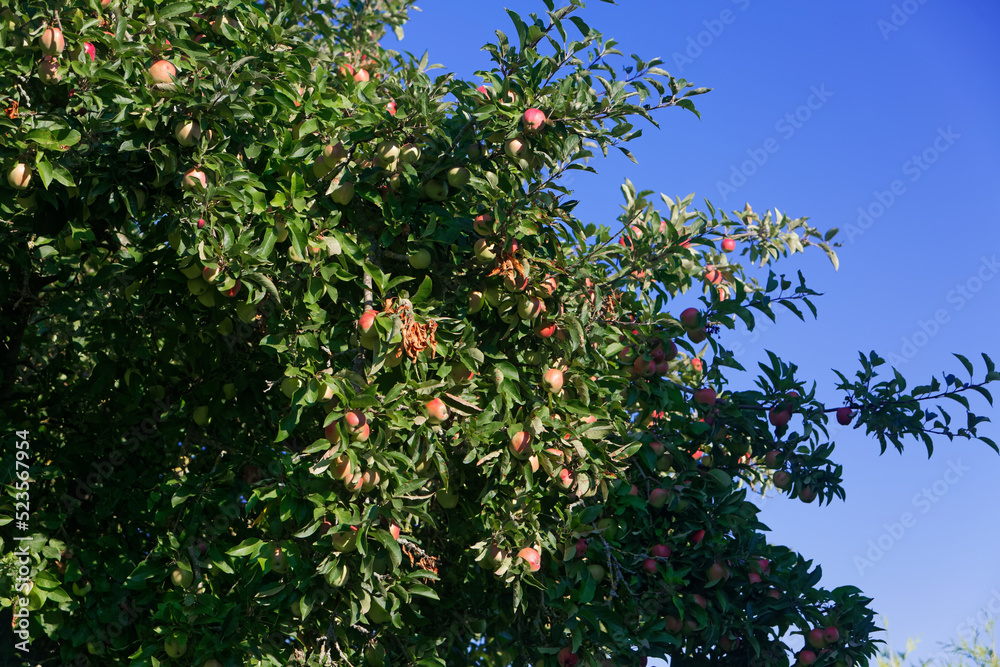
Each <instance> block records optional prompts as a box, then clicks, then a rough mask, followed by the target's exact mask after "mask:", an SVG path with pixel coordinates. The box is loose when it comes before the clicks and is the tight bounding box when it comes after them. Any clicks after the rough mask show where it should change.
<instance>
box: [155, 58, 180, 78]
mask: <svg viewBox="0 0 1000 667" xmlns="http://www.w3.org/2000/svg"><path fill="white" fill-rule="evenodd" d="M175 76H177V68H176V67H174V66H173V65H172V64H170V63H169V62H167V61H166V60H157V61H156V62H155V63H153V64H152V65H150V66H149V78H151V79H152V80H153V83H170V82H171V81H172V80H173V78H174V77H175Z"/></svg>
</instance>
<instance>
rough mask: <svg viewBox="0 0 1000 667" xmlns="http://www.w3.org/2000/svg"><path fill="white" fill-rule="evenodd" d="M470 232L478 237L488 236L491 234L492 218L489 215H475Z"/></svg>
mask: <svg viewBox="0 0 1000 667" xmlns="http://www.w3.org/2000/svg"><path fill="white" fill-rule="evenodd" d="M472 231H474V232H475V233H477V234H479V235H480V236H489V235H490V234H492V233H493V216H492V215H490V214H489V213H482V214H480V215H477V216H476V217H475V219H473V221H472Z"/></svg>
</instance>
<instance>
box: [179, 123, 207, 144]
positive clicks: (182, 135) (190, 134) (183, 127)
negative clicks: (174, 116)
mask: <svg viewBox="0 0 1000 667" xmlns="http://www.w3.org/2000/svg"><path fill="white" fill-rule="evenodd" d="M200 137H201V126H200V125H199V124H198V123H196V122H194V121H193V120H187V121H184V120H182V121H180V122H179V123H177V124H176V125H175V126H174V139H176V140H177V143H179V144H180V145H181V146H194V145H195V143H196V142H197V141H198V139H199V138H200Z"/></svg>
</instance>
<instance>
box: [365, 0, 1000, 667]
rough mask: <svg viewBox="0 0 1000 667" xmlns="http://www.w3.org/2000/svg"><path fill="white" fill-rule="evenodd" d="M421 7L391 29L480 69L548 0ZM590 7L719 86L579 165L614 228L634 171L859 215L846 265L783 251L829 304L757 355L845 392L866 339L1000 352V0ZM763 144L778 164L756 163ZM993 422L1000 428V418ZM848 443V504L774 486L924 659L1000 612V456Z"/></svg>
mask: <svg viewBox="0 0 1000 667" xmlns="http://www.w3.org/2000/svg"><path fill="white" fill-rule="evenodd" d="M420 6H421V8H422V9H423V12H420V13H414V15H413V19H412V21H411V23H410V24H408V25H407V26H406V36H405V39H404V41H403V42H402V44H398V45H397V44H396V43H395V40H394V39H392V38H389V39H387V40H386V41H385V45H386V46H387V47H388V48H400V49H403V50H408V51H410V52H413V53H416V54H420V53H422V52H423V51H424V50H425V49H426V50H429V51H430V61H431V62H434V63H441V64H443V65H445V67H446V68H448V69H449V70H452V71H455V72H457V73H458V74H459V75H460V76H464V77H471V76H472V72H473V71H475V70H477V69H488V68H489V66H490V65H489V60H488V55H487V54H486V53H485V52H482V51H480V47H481V46H482V44H484V43H485V42H486V41H488V40H490V39H491V38H492V36H493V31H494V30H496V29H501V30H503V31H505V32H507V33H508V34H513V33H514V31H513V29H512V27H511V24H510V21H509V19H508V18H507V16H506V14H505V12H504V8H505V7H509V8H511V9H513V10H515V11H517V12H519V13H521V14H522V15H526V14H527V13H529V12H532V11H535V12H539V13H541V12H543V11H544V5H543V4H542V2H541V1H540V0H538V1H537V2H536V1H527V0H516V1H515V0H508V1H507V2H499V1H494V0H476V2H474V3H470V2H468V1H467V0H426V2H424V3H421V5H420ZM470 8H471V9H470ZM582 16H583V17H584V19H585V20H586V21H587V22H588V23H589V24H590V25H592V26H594V27H597V28H598V29H600V30H602V31H603V32H604V33H605V35H607V36H612V37H614V38H615V39H617V40H618V41H619V43H620V48H621V50H622V51H624V52H626V53H629V52H632V53H636V54H638V55H640V56H642V57H645V58H651V57H654V56H658V57H660V58H662V59H663V60H664V61H665V64H664V67H665V68H666V69H668V70H669V71H670V72H671V73H672V74H673V75H674V76H683V77H685V78H687V79H689V80H691V81H692V82H694V83H695V84H696V85H698V86H708V87H711V88H714V89H715V90H714V91H713V92H712V93H710V94H708V95H705V96H702V97H700V98H698V99H697V103H698V108H699V110H700V111H701V113H702V120H698V119H697V118H695V117H694V116H693V115H692V114H690V113H688V112H685V111H681V110H668V111H667V112H666V113H661V114H660V116H659V122H660V124H661V128H662V129H661V130H659V131H657V130H656V129H655V128H653V127H652V126H649V125H648V124H646V125H645V127H644V130H645V131H644V136H643V137H642V138H641V139H639V140H638V141H637V142H634V143H633V144H631V145H630V150H631V151H632V152H633V153H634V154H635V156H636V158H637V159H638V161H639V165H638V166H636V165H634V164H632V163H630V162H629V161H627V160H626V159H624V158H619V157H612V158H609V159H608V160H606V161H604V162H602V163H598V164H596V165H595V166H596V167H597V168H598V170H599V171H600V172H601V173H600V175H599V176H596V177H590V176H586V175H583V176H579V177H577V178H578V179H579V180H578V182H577V183H575V184H574V187H579V188H581V189H586V194H585V195H584V196H582V197H581V199H582V204H581V205H580V206H579V207H578V208H577V209H576V213H577V214H578V215H579V216H580V217H581V218H583V219H584V220H587V221H593V222H599V223H604V224H612V225H613V224H614V222H613V221H614V219H615V217H617V215H618V214H619V212H620V209H619V207H620V205H621V203H622V202H621V194H620V192H619V190H618V185H619V183H621V181H622V180H623V179H624V178H629V179H631V180H632V181H633V183H635V185H636V186H637V187H638V188H640V189H652V190H655V191H658V192H664V193H666V194H668V195H670V196H675V195H680V196H683V195H686V194H688V193H690V192H695V193H696V198H695V203H696V204H698V205H699V207H703V202H704V199H706V198H707V199H709V200H710V201H712V202H713V204H715V205H716V206H718V207H721V208H724V209H725V210H729V211H731V210H734V209H737V208H738V209H742V207H743V203H744V202H745V201H750V202H751V203H752V205H753V206H754V209H755V210H757V211H762V210H764V209H767V208H770V209H774V208H776V207H777V208H779V209H781V210H782V211H784V212H786V213H788V214H789V215H791V216H793V217H798V216H809V217H810V218H811V223H812V224H813V225H814V226H817V227H819V228H821V229H826V228H829V227H838V228H840V229H841V235H840V236H839V239H840V240H841V241H843V242H844V244H845V245H844V247H842V248H840V249H839V251H838V253H839V255H840V262H841V265H840V270H839V271H834V270H833V268H832V267H831V265H830V264H829V262H828V261H827V260H826V258H825V256H824V255H823V254H822V252H818V251H817V252H813V253H809V254H808V255H806V256H801V255H800V256H798V257H797V258H796V259H794V260H792V261H788V262H786V263H785V264H784V265H782V270H783V271H784V272H786V273H788V274H790V275H794V272H795V270H797V269H801V270H803V272H804V273H805V275H806V278H807V280H808V282H809V284H810V286H811V287H812V288H813V289H815V290H817V291H819V292H822V293H824V294H825V296H824V297H822V298H820V299H818V301H817V305H818V307H819V310H820V312H819V319H818V320H817V321H807V322H805V323H803V322H799V321H798V320H797V319H796V318H794V316H792V315H791V314H781V315H779V319H778V325H770V326H768V327H767V328H766V329H765V330H761V331H757V332H754V333H748V332H740V331H738V332H729V333H726V334H724V335H725V337H726V341H725V342H726V343H727V344H728V345H729V346H730V347H731V348H735V347H736V346H737V344H739V345H740V346H741V347H740V349H741V350H742V353H741V356H740V361H741V363H743V364H744V366H746V367H748V368H749V369H751V370H753V369H754V368H755V367H756V363H755V362H756V361H757V360H758V359H761V358H763V355H764V350H766V349H771V350H774V351H776V352H778V353H779V354H780V355H781V356H782V357H783V358H784V359H786V360H787V361H791V362H794V363H796V364H798V365H799V367H800V372H801V377H803V378H811V379H815V380H816V381H817V382H818V383H819V384H818V386H819V394H820V396H822V397H825V399H826V400H828V402H829V403H830V404H839V403H840V402H841V401H842V398H843V397H842V396H840V395H838V394H837V393H836V392H835V391H834V390H833V387H834V384H835V376H834V375H833V374H832V373H831V371H830V369H831V368H836V369H838V370H841V371H843V372H845V373H846V374H848V375H851V374H853V372H854V370H855V369H856V368H857V353H858V351H865V352H867V351H870V350H875V351H877V352H879V353H880V354H881V355H882V356H883V357H886V358H890V355H894V357H893V358H895V359H896V360H898V362H899V363H898V365H897V367H898V369H899V370H900V372H901V373H903V375H904V376H905V377H907V379H908V380H910V381H911V385H912V384H920V383H923V382H926V381H928V380H929V379H930V378H931V376H933V375H934V374H936V373H938V372H940V371H943V370H947V371H950V372H955V373H959V372H960V370H961V367H960V365H959V364H958V362H957V361H956V360H954V358H953V357H951V353H952V352H960V353H964V354H966V355H967V356H969V358H970V359H974V360H978V365H977V372H978V373H979V375H980V377H981V375H982V373H983V365H982V360H981V358H979V352H986V353H988V354H990V356H992V357H993V358H994V359H998V360H1000V344H998V342H997V341H998V337H997V334H996V331H995V330H996V327H997V325H998V324H1000V316H998V314H997V307H998V306H1000V264H997V260H998V257H1000V222H998V221H1000V187H998V184H1000V163H998V161H997V157H998V154H1000V151H998V149H1000V123H998V122H997V119H998V113H997V109H998V108H1000V40H998V39H997V38H996V32H997V30H998V29H1000V4H997V3H995V2H991V1H989V0H977V1H972V0H948V1H947V2H946V1H945V0H908V1H906V2H895V3H894V2H891V1H888V0H885V1H880V0H866V1H862V0H841V1H840V2H836V3H817V2H809V3H790V2H782V3H777V2H770V3H765V2H763V1H762V0H702V1H701V2H693V1H688V2H662V1H661V2H636V1H630V0H622V1H621V2H620V3H619V4H618V6H611V5H607V4H604V3H600V2H596V1H593V2H591V3H589V6H588V8H587V9H586V10H585V11H584V12H583V13H582ZM810 106H811V108H810ZM789 114H791V115H792V120H789V118H788V115H789ZM796 115H797V118H796ZM640 122H641V121H640ZM769 140H771V141H770V142H769ZM768 142H769V143H768ZM765 145H767V146H769V147H770V148H771V152H770V153H768V154H767V156H766V160H763V159H762V155H761V149H763V148H764V147H765ZM765 152H766V151H765ZM753 155H756V156H757V157H758V162H759V163H761V164H757V165H755V164H752V163H748V162H747V161H748V160H751V159H752V157H753ZM577 173H579V172H577ZM741 176H745V179H742V178H741ZM862 212H867V214H868V217H862ZM852 226H853V228H852ZM678 305H680V304H678ZM684 305H687V304H684ZM680 307H683V306H680ZM680 307H678V308H677V310H678V312H679V310H680ZM751 380H752V378H750V377H748V378H746V379H745V383H744V386H749V384H750V382H751ZM993 391H994V393H995V394H998V397H1000V387H996V388H994V390H993ZM975 406H976V407H977V408H978V409H979V412H980V414H988V415H990V416H994V417H995V416H996V413H995V411H992V414H991V411H990V409H989V408H988V406H987V405H986V404H985V402H984V401H982V400H979V401H977V402H975ZM955 408H956V410H957V409H959V408H958V407H957V405H956V406H955ZM984 433H985V434H986V435H988V436H990V437H992V438H993V439H995V440H1000V428H998V427H997V426H995V425H989V426H988V427H987V428H986V429H985V430H984ZM834 440H835V442H836V443H837V451H836V452H835V454H834V458H835V459H837V460H838V462H840V463H843V465H844V467H845V470H844V475H845V488H846V489H847V501H846V502H837V503H835V504H833V505H832V506H828V507H827V506H824V507H822V508H821V507H817V506H816V505H804V504H802V503H800V502H798V501H789V500H785V499H783V498H774V499H769V500H767V501H765V504H764V513H763V520H764V522H765V523H767V524H768V525H770V526H771V528H772V529H773V532H772V533H771V540H772V541H773V542H775V543H779V544H786V545H788V546H790V547H792V548H793V549H796V550H798V551H800V552H801V553H802V554H803V555H804V556H805V557H806V558H810V559H814V560H815V561H816V563H818V564H821V565H822V567H823V572H824V580H823V584H824V585H825V586H826V587H828V588H833V587H835V586H838V585H843V584H853V585H857V586H859V587H860V588H861V589H862V590H864V591H865V592H866V593H867V594H868V595H870V596H871V597H874V598H875V602H874V607H875V609H876V610H877V611H878V612H879V613H881V614H884V615H886V616H887V617H888V619H889V622H890V624H891V628H892V633H893V634H892V636H893V640H894V641H893V643H894V645H895V646H898V647H901V646H902V644H903V643H904V640H905V638H906V637H907V636H914V637H921V639H922V642H921V644H920V646H919V647H918V651H917V653H916V654H915V655H917V656H919V657H924V658H930V657H933V656H934V655H935V654H936V653H937V651H938V649H939V645H938V643H939V642H945V641H949V640H952V639H954V638H955V637H956V636H957V634H958V633H959V632H965V633H966V634H967V633H968V631H969V629H970V628H971V627H972V626H973V625H975V623H976V620H977V619H978V620H979V621H981V620H983V619H984V618H986V617H987V615H994V616H995V615H997V614H998V613H1000V569H998V568H997V556H996V555H997V554H998V553H1000V526H998V523H1000V522H998V520H997V514H996V512H997V509H998V508H1000V484H998V483H997V476H998V473H1000V456H998V455H997V454H996V453H994V452H993V451H992V450H990V449H989V448H988V447H986V446H985V445H982V444H978V443H965V442H955V443H951V444H949V443H948V442H947V441H946V440H944V441H940V442H938V443H937V447H936V452H935V455H934V457H933V458H931V459H930V460H928V459H927V456H926V451H925V450H924V448H923V447H922V445H919V444H918V443H913V445H912V446H911V447H910V448H909V449H907V451H906V452H905V453H904V454H903V455H902V456H900V455H899V454H897V453H895V451H889V452H887V453H886V454H885V455H884V456H881V457H880V456H879V453H878V452H879V448H878V445H877V444H876V443H875V442H874V441H871V440H869V439H867V438H865V437H864V435H863V434H862V433H860V432H855V431H852V430H850V429H841V430H839V431H835V432H834Z"/></svg>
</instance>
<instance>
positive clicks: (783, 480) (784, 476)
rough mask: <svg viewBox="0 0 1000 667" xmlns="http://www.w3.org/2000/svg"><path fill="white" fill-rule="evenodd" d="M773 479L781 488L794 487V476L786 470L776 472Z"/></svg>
mask: <svg viewBox="0 0 1000 667" xmlns="http://www.w3.org/2000/svg"><path fill="white" fill-rule="evenodd" d="M772 481H774V485H775V486H776V487H778V488H779V489H783V490H785V491H787V490H788V489H790V488H792V476H791V475H789V474H788V473H787V472H785V471H784V470H779V471H778V472H776V473H774V478H773V480H772Z"/></svg>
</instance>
